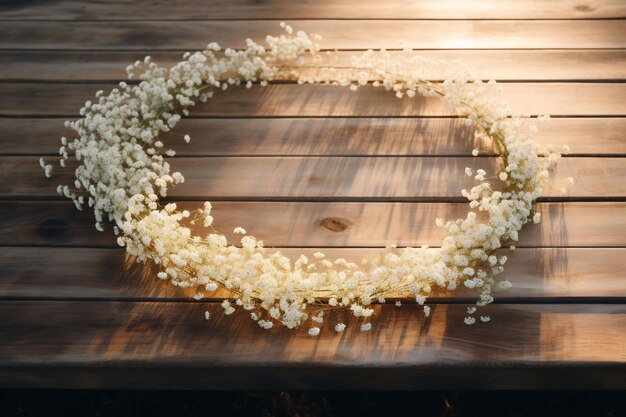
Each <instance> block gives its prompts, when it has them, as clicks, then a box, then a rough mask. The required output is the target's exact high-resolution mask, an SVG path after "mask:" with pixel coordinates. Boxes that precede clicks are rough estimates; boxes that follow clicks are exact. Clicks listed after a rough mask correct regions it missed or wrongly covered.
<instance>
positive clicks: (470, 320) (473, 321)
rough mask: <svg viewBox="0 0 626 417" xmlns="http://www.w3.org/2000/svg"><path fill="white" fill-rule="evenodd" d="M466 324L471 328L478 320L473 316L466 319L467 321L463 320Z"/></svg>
mask: <svg viewBox="0 0 626 417" xmlns="http://www.w3.org/2000/svg"><path fill="white" fill-rule="evenodd" d="M463 321H464V322H465V324H467V325H468V326H471V325H472V324H474V323H476V319H475V318H474V317H471V316H467V317H465V319H464V320H463Z"/></svg>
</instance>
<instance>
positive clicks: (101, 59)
mask: <svg viewBox="0 0 626 417" xmlns="http://www.w3.org/2000/svg"><path fill="white" fill-rule="evenodd" d="M411 54H413V55H420V56H423V57H425V58H428V59H432V60H445V61H451V60H458V61H461V62H463V63H465V64H467V65H469V66H470V67H471V68H472V71H473V72H474V73H475V74H476V76H478V77H480V78H482V79H485V80H490V79H495V80H583V79H591V80H618V79H619V80H623V79H626V50H623V49H616V50H611V49H608V50H589V49H584V50H523V49H521V50H515V49H512V50H422V51H415V52H412V53H411ZM146 55H151V56H152V59H153V61H155V62H157V63H159V64H160V65H163V66H171V65H174V64H175V63H176V62H178V61H179V60H180V59H181V55H182V53H180V52H163V51H133V52H124V51H118V52H110V51H0V62H2V63H3V65H2V66H1V67H0V80H39V81H47V80H57V81H65V80H71V81H82V80H93V81H119V80H122V79H126V71H125V70H124V68H126V66H127V65H128V64H129V63H132V62H135V61H136V60H137V59H143V58H144V57H145V56H146ZM354 55H358V52H350V51H338V52H337V53H336V56H337V57H338V58H337V62H336V65H349V64H350V58H351V57H352V56H354ZM431 77H432V78H433V79H439V78H441V75H440V74H438V73H433V74H432V75H431Z"/></svg>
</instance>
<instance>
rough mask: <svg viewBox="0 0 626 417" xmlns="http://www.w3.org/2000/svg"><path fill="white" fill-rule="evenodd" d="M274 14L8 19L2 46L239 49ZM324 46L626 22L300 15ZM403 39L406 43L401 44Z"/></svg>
mask: <svg viewBox="0 0 626 417" xmlns="http://www.w3.org/2000/svg"><path fill="white" fill-rule="evenodd" d="M278 23H279V22H278V21H275V20H235V21H215V20H211V21H185V22H184V24H181V22H173V21H158V22H149V21H133V22H122V21H107V22H97V21H88V22H85V21H48V22H39V21H38V22H32V21H5V22H2V27H3V33H2V36H1V37H0V49H10V50H16V49H73V50H91V49H97V50H145V49H155V50H172V49H175V50H179V49H189V50H197V49H201V48H203V47H205V46H206V44H207V43H208V42H211V41H214V42H218V43H219V44H220V45H221V46H223V47H229V48H240V47H244V46H245V41H246V39H247V38H251V39H255V40H258V41H259V42H262V41H263V40H264V39H265V36H266V35H268V34H275V35H278V34H280V33H281V30H282V29H281V28H280V27H279V26H278ZM294 26H295V28H296V29H297V30H302V31H305V32H307V33H319V34H322V35H323V38H324V44H323V45H324V48H326V49H370V48H371V49H380V48H399V49H401V48H403V47H408V48H417V49H529V48H530V49H538V48H560V49H580V48H624V47H626V38H625V37H624V36H623V33H624V30H626V22H625V21H624V20H622V19H615V20H458V21H454V20H447V21H446V20H300V21H298V22H294ZM400 42H402V43H400Z"/></svg>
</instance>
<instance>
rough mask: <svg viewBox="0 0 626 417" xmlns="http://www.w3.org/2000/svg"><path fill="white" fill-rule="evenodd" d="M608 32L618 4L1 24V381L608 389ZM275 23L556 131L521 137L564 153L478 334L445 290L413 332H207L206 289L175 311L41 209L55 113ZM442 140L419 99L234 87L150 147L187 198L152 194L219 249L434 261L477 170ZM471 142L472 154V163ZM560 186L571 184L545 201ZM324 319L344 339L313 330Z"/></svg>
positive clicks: (10, 7)
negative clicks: (43, 167) (449, 75)
mask: <svg viewBox="0 0 626 417" xmlns="http://www.w3.org/2000/svg"><path fill="white" fill-rule="evenodd" d="M625 17H626V5H625V4H624V2H622V1H617V0H596V1H593V2H570V1H555V2H545V1H538V0H520V1H518V2H500V1H495V0H485V1H481V2H454V6H452V4H451V0H442V1H438V2H432V1H429V2H422V1H412V2H399V1H398V0H390V1H386V2H380V1H374V0H363V1H360V2H359V4H358V7H355V5H354V1H353V0H332V1H331V0H320V1H318V2H315V4H313V3H306V2H305V3H294V2H292V1H285V0H269V1H265V2H254V1H247V0H232V1H231V0H229V1H225V0H212V1H200V0H185V1H181V2H176V5H175V6H174V5H172V3H171V2H166V1H164V0H150V1H149V4H147V3H146V2H131V1H128V0H112V1H110V2H100V1H89V2H78V1H73V0H61V1H58V2H47V1H41V0H33V1H28V2H10V4H9V3H7V4H2V5H0V27H1V28H2V30H1V31H0V62H1V63H2V65H0V141H2V144H3V146H2V149H0V246H2V247H1V248H0V249H1V250H0V271H2V272H0V317H2V320H0V341H1V342H0V386H2V387H55V388H61V387H63V388H112V387H116V388H164V387H168V388H172V387H174V388H221V389H224V388H235V389H241V388H292V389H293V388H316V387H324V388H325V389H328V388H342V389H346V388H352V389H358V388H371V389H390V388H399V389H409V388H430V389H433V388H443V389H450V388H472V389H476V388H498V389H502V388H622V389H623V388H625V387H626V365H625V364H626V356H625V352H626V339H625V338H624V332H623V328H624V325H625V324H626V309H625V307H624V306H625V305H626V285H624V274H623V271H624V270H626V257H625V256H624V255H625V253H624V251H625V250H626V235H625V234H624V230H626V203H625V202H624V199H625V198H626V188H625V185H624V184H626V171H625V169H626V168H625V167H626V163H625V162H626V159H624V158H623V157H624V155H626V139H625V134H626V119H625V118H624V116H626V113H625V111H626V88H625V87H624V86H625V85H626V84H624V83H623V80H624V79H625V78H626V69H625V68H626V53H625V51H626V37H625V36H624V34H625V33H626V20H625V19H624V18H625ZM288 19H295V21H293V22H291V23H292V24H293V26H294V27H295V28H297V29H303V30H306V31H311V32H317V33H320V34H322V35H323V37H324V39H325V40H324V43H323V46H324V47H325V48H328V49H335V48H339V49H348V50H344V51H339V55H340V58H339V61H338V62H339V63H340V64H341V63H346V62H349V58H350V56H351V55H353V54H355V51H351V50H355V49H356V50H360V49H367V48H381V47H384V48H399V47H400V44H399V43H398V41H399V40H402V41H404V45H405V46H408V47H413V48H418V49H421V50H420V51H419V53H420V54H422V55H425V56H427V57H429V58H435V59H460V60H461V61H464V62H466V63H468V64H469V65H470V66H472V67H474V68H475V70H476V73H477V74H478V75H479V76H480V77H482V78H484V79H497V80H502V81H505V82H504V83H501V85H502V87H503V90H504V91H503V94H502V97H503V98H504V99H506V100H507V101H508V102H509V103H510V104H511V106H512V108H513V109H514V110H518V111H524V112H529V113H531V114H535V115H536V114H544V113H550V114H551V115H553V116H556V117H553V119H552V120H551V121H550V122H549V123H546V124H543V125H541V126H540V132H541V133H540V136H539V137H538V138H537V140H538V141H539V142H541V143H543V144H550V143H551V144H554V145H555V146H559V147H560V146H562V145H564V144H567V145H569V146H571V147H572V150H573V153H572V154H571V155H570V156H569V157H567V158H564V159H563V160H561V161H560V165H559V168H558V171H557V173H556V181H555V182H553V184H554V185H552V186H550V187H548V189H546V190H545V193H544V194H545V195H546V196H548V199H551V200H554V201H552V202H546V201H545V199H544V201H543V202H541V203H539V204H537V210H538V211H539V212H541V213H542V218H543V222H542V223H541V224H539V225H528V226H527V227H526V228H525V229H524V230H523V231H522V233H521V234H520V241H519V242H518V244H517V246H518V247H517V249H516V250H515V252H513V253H511V254H510V256H509V262H508V263H507V268H506V272H505V273H506V274H507V277H508V278H509V279H511V280H512V281H513V282H514V287H513V288H512V289H511V290H509V291H508V292H502V293H498V294H496V299H497V303H498V304H496V305H492V306H489V307H488V308H487V309H486V310H485V313H483V314H490V315H491V316H492V318H493V320H492V322H490V323H489V324H486V325H482V326H472V327H468V326H466V325H465V324H463V317H464V315H465V308H466V305H467V304H466V303H471V300H472V299H473V298H472V293H471V292H469V291H468V290H466V289H465V290H461V291H459V292H457V293H454V294H447V293H437V294H436V298H435V301H436V305H434V306H433V312H432V315H431V317H430V318H428V319H424V317H423V315H421V314H418V312H417V311H416V306H415V305H414V302H412V301H411V300H404V305H403V307H402V308H396V307H393V306H391V305H384V306H376V309H377V315H376V317H375V319H374V330H373V331H372V332H370V333H361V332H359V331H358V326H359V323H358V321H357V320H354V319H350V318H348V317H347V316H346V315H345V312H338V313H334V315H333V317H332V319H331V320H327V323H326V324H325V326H327V327H324V329H323V330H322V334H321V335H320V337H319V338H311V337H309V336H308V335H307V333H306V330H305V329H304V330H298V331H295V332H287V331H285V330H282V329H273V330H272V331H270V332H264V331H262V330H260V329H259V328H258V327H257V326H256V325H255V324H254V323H253V322H252V321H251V320H249V319H248V318H247V317H246V315H245V314H236V315H234V316H231V317H228V318H225V317H223V315H222V314H221V313H220V311H219V310H220V308H219V306H218V302H219V301H220V300H221V299H222V298H223V297H225V296H227V294H225V293H224V292H218V293H215V294H212V295H210V294H206V296H207V298H205V299H204V300H203V301H201V302H196V301H193V300H190V299H189V297H190V296H191V295H192V293H191V292H189V291H183V290H181V289H178V288H174V287H172V286H170V285H167V284H165V283H163V282H161V281H158V280H155V279H154V278H153V277H154V274H155V271H154V269H153V268H151V267H141V266H139V265H137V264H134V263H133V262H132V260H131V259H129V258H126V257H125V255H124V253H123V251H122V250H121V249H119V248H115V240H114V237H113V234H112V232H111V231H110V230H107V231H106V232H105V233H99V232H96V231H95V229H94V228H93V223H94V220H93V215H92V213H90V212H83V213H80V212H77V211H76V210H75V208H74V206H73V204H71V203H70V202H67V201H60V198H59V197H58V196H56V194H55V192H54V190H55V187H56V184H58V183H59V182H60V181H65V182H67V180H68V179H69V175H71V171H70V170H66V171H65V172H62V170H57V172H56V173H57V175H56V176H55V178H54V179H53V180H46V179H45V178H43V176H42V175H41V171H40V169H39V167H38V162H37V160H38V159H39V157H40V156H42V155H45V156H47V157H48V158H49V159H50V160H52V159H54V158H55V155H58V154H57V146H58V145H57V144H58V140H59V137H60V136H61V135H67V134H68V132H67V131H66V130H65V129H64V128H63V127H62V122H63V120H64V118H74V117H76V115H77V113H78V109H79V108H80V107H81V105H82V104H83V103H84V101H85V100H87V99H90V98H92V97H93V95H94V93H95V91H96V90H98V89H100V88H103V89H105V90H106V89H110V88H112V87H113V86H115V83H114V81H118V80H120V79H123V78H124V77H125V74H124V67H125V65H127V64H128V63H130V62H133V61H134V60H136V59H140V58H142V57H143V56H145V55H146V54H150V55H152V56H153V57H154V58H155V59H157V60H160V61H162V62H163V63H164V64H167V65H169V64H171V63H173V62H175V61H176V60H177V59H179V56H180V55H181V52H183V51H187V50H195V49H199V48H202V47H203V46H204V45H205V44H206V43H207V42H209V41H213V40H217V41H219V42H220V43H222V44H223V46H238V45H241V44H242V42H243V40H244V39H245V38H246V37H253V38H257V39H259V40H262V39H263V38H264V37H265V35H266V34H267V33H279V32H280V29H279V28H278V23H279V22H280V20H288ZM494 19H495V20H494ZM356 53H358V52H356ZM432 78H433V79H438V78H437V74H433V75H432ZM462 123H463V121H462V120H460V119H457V118H454V117H453V115H451V114H450V113H449V111H448V110H447V109H446V108H445V106H443V105H442V104H441V103H440V102H439V101H437V100H436V99H428V100H425V99H421V100H411V101H409V100H406V99H405V100H397V99H395V98H394V97H393V96H392V95H390V94H388V93H385V92H383V91H380V90H374V89H362V90H360V91H359V92H357V93H352V92H349V91H347V90H345V89H335V88H328V87H320V86H296V85H294V84H293V83H289V82H286V83H285V82H283V83H278V84H274V85H271V86H270V87H268V88H266V89H263V90H259V89H256V88H255V89H251V90H245V89H236V90H235V91H230V92H228V93H227V94H218V95H217V96H216V97H215V99H213V100H212V101H210V102H209V103H207V104H206V105H202V106H199V107H198V108H197V109H195V111H194V112H193V118H191V119H188V120H185V121H183V122H182V123H181V124H180V125H179V127H178V128H177V129H176V131H175V132H174V133H173V134H172V135H170V137H169V138H168V141H169V142H170V143H172V145H173V146H174V147H175V148H176V150H177V152H178V155H179V156H181V157H176V158H174V159H173V160H172V163H173V165H174V167H175V168H177V169H180V170H181V171H182V172H183V173H184V174H185V176H186V179H187V181H186V183H185V184H182V185H181V186H179V187H177V188H176V189H175V190H173V192H172V193H171V197H170V199H171V200H187V201H181V202H180V205H181V207H184V208H186V209H189V210H193V209H196V208H198V207H200V205H201V202H200V201H189V200H196V199H197V200H204V199H206V198H217V199H218V200H220V199H221V200H222V201H216V202H215V203H214V214H215V218H216V221H215V223H216V224H215V225H216V228H217V229H218V230H220V231H223V232H225V234H226V235H227V236H228V238H229V239H231V240H233V239H234V238H235V236H234V235H233V234H232V233H231V232H232V230H233V228H234V227H236V226H244V227H245V228H246V229H247V230H248V231H249V232H251V233H252V234H254V235H255V236H257V237H259V238H261V239H263V241H264V242H265V244H266V246H268V247H270V249H268V250H273V249H271V248H277V249H278V250H280V251H281V252H283V253H285V254H287V255H288V256H290V257H295V256H297V254H299V253H303V252H304V253H311V252H314V251H318V250H322V251H324V252H326V253H327V254H329V255H330V256H332V257H338V256H342V257H347V258H349V259H355V260H356V259H358V258H360V257H362V256H369V255H372V254H375V253H380V252H381V251H383V250H384V249H383V247H384V246H385V245H386V244H388V243H397V244H399V245H401V246H406V245H409V246H414V245H419V244H429V245H432V246H437V245H439V244H440V242H441V239H442V233H441V230H439V229H438V228H436V227H435V225H434V219H435V218H436V217H447V218H456V217H462V216H464V215H465V213H466V210H467V205H466V203H461V201H462V199H460V198H459V196H460V189H461V188H462V187H467V186H468V185H469V183H468V182H464V180H463V178H464V176H463V172H462V171H463V168H464V167H465V166H468V165H469V166H475V167H482V168H488V167H492V166H493V163H494V158H493V157H492V156H493V155H492V152H493V151H492V150H491V149H490V147H489V146H488V144H481V143H479V144H475V143H473V140H472V132H471V131H470V130H468V129H467V128H465V127H463V125H462ZM186 133H189V134H190V135H191V136H192V142H191V144H189V145H187V144H184V142H183V141H182V135H183V134H186ZM474 147H477V148H479V149H480V150H481V152H482V156H481V157H479V158H471V157H469V155H470V152H471V150H472V149H474ZM569 176H572V177H574V178H575V181H576V185H575V186H574V188H572V189H571V190H570V192H569V193H568V194H565V195H561V194H560V192H559V191H558V189H559V188H560V187H561V184H559V182H563V181H564V180H565V178H566V177H569ZM252 200H257V201H252ZM270 200H277V201H270ZM283 200H284V201H283ZM405 200H406V201H405ZM394 201H395V202H394ZM398 201H402V202H398ZM454 201H458V202H454ZM411 304H413V305H411ZM205 310H210V311H211V312H212V319H211V320H210V321H209V322H207V321H206V320H204V315H203V313H204V311H205ZM337 320H343V321H346V322H347V323H348V324H349V328H348V330H347V332H346V333H344V334H341V335H336V334H334V332H332V329H331V328H330V326H331V325H333V324H334V323H335V322H336V321H337ZM260 374H263V375H267V376H268V377H267V378H264V379H262V380H261V379H259V378H258V375H260Z"/></svg>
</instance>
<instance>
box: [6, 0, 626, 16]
mask: <svg viewBox="0 0 626 417" xmlns="http://www.w3.org/2000/svg"><path fill="white" fill-rule="evenodd" d="M354 6H355V4H354V1H352V0H317V1H316V2H315V3H314V4H311V3H307V2H305V3H294V2H292V1H289V0H269V1H263V2H259V1H253V0H211V1H206V0H205V1H203V0H185V1H177V2H176V6H175V7H172V3H171V2H170V1H167V0H151V1H150V2H141V3H137V2H134V1H129V0H113V1H107V2H106V3H101V2H97V1H88V2H77V1H72V0H62V1H57V2H54V3H53V4H50V3H49V2H45V1H41V0H40V1H29V2H28V3H25V4H23V3H19V2H13V3H8V4H3V5H2V6H0V19H37V20H52V19H64V20H70V19H72V20H136V19H137V18H138V17H139V18H141V19H142V20H148V19H156V20H179V19H191V20H196V19H337V18H338V19H565V18H568V19H585V18H616V17H626V7H625V6H624V3H623V2H621V1H620V0H594V1H592V2H589V3H579V2H569V1H557V2H555V1H550V2H546V1H540V0H519V1H515V2H502V1H498V0H482V1H480V2H476V1H472V2H459V1H456V0H442V1H437V2H431V1H411V2H406V1H402V0H387V1H385V2H380V1H377V0H362V1H359V4H358V7H354Z"/></svg>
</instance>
